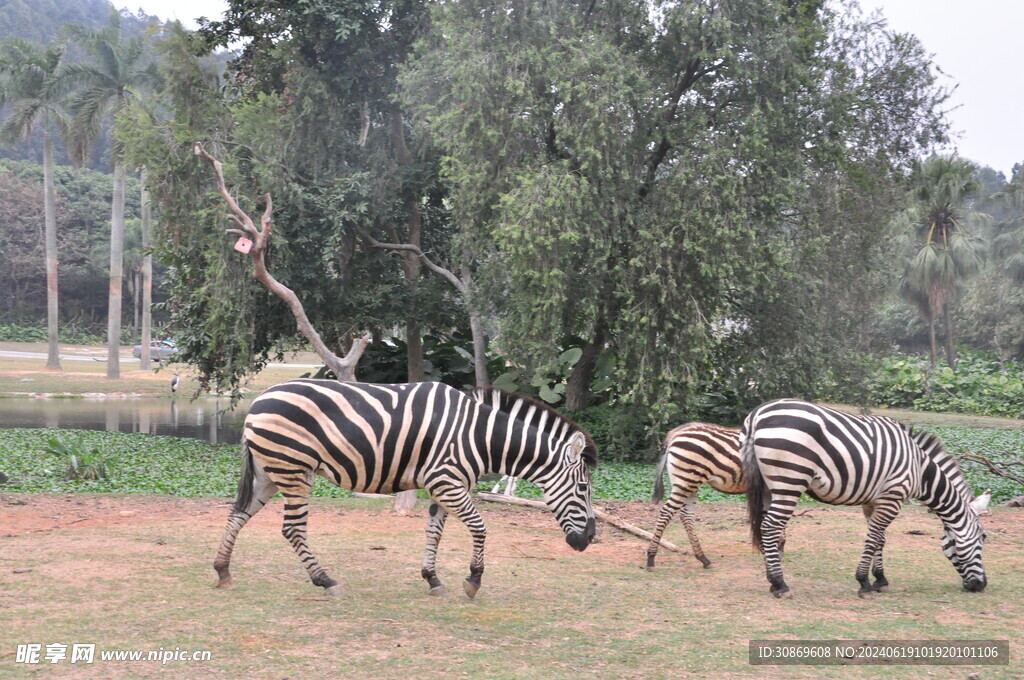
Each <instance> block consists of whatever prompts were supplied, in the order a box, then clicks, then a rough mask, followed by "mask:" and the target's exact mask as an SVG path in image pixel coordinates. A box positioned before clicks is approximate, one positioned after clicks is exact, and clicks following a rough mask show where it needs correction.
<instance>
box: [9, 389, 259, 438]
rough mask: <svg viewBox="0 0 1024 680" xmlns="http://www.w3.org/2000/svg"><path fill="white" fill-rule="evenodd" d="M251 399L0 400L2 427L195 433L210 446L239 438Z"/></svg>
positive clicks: (165, 433)
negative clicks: (233, 404)
mask: <svg viewBox="0 0 1024 680" xmlns="http://www.w3.org/2000/svg"><path fill="white" fill-rule="evenodd" d="M250 402H251V400H243V401H240V402H238V403H237V404H236V405H235V408H234V410H230V408H231V400H230V399H219V398H216V397H206V398H201V399H196V400H195V401H189V400H188V399H187V398H186V399H154V398H138V399H0V428H15V427H59V428H66V429H74V430H112V431H113V430H119V431H121V432H145V433H149V434H162V435H169V436H172V437H193V438H195V439H202V440H204V441H208V442H210V443H212V444H233V443H237V442H239V441H241V437H242V423H243V422H244V421H245V414H246V413H248V411H249V404H250Z"/></svg>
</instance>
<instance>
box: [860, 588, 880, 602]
mask: <svg viewBox="0 0 1024 680" xmlns="http://www.w3.org/2000/svg"><path fill="white" fill-rule="evenodd" d="M875 592H876V591H875V590H874V589H873V588H868V589H867V590H858V591H857V597H859V598H860V599H862V600H870V599H871V598H873V597H874V596H875Z"/></svg>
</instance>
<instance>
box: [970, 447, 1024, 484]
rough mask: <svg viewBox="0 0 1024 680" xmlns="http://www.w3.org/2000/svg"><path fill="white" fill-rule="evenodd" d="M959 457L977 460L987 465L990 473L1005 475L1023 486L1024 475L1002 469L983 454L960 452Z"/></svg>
mask: <svg viewBox="0 0 1024 680" xmlns="http://www.w3.org/2000/svg"><path fill="white" fill-rule="evenodd" d="M960 457H961V458H966V459H968V460H973V461H977V462H979V463H984V465H985V467H987V468H988V469H989V470H990V471H991V472H992V474H995V475H999V476H1000V477H1005V478H1006V479H1012V480H1013V481H1015V482H1017V483H1018V484H1020V485H1021V486H1024V477H1021V476H1020V475H1015V474H1013V473H1012V472H1010V471H1008V470H1004V469H1003V468H1001V467H999V466H998V465H996V464H995V463H993V462H992V461H991V460H989V459H988V458H986V457H985V456H980V455H978V454H976V453H961V454H960ZM1015 462H1016V461H1015ZM1011 464H1012V463H1011Z"/></svg>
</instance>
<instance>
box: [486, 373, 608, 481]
mask: <svg viewBox="0 0 1024 680" xmlns="http://www.w3.org/2000/svg"><path fill="white" fill-rule="evenodd" d="M470 396H471V397H472V398H473V399H475V400H476V401H478V402H480V403H482V404H485V405H487V406H490V407H491V408H494V409H497V410H498V411H502V412H504V413H507V414H509V416H510V417H512V418H514V419H516V420H519V421H521V422H522V423H524V425H525V426H526V427H529V428H533V429H535V430H536V431H537V433H538V436H540V437H544V436H546V437H547V439H548V440H549V442H550V445H551V448H552V450H554V449H555V448H556V444H557V443H558V442H566V441H568V440H569V439H570V438H571V437H572V436H573V435H575V434H577V433H578V434H581V435H583V438H584V442H585V444H584V446H583V452H582V454H581V455H582V457H583V460H584V462H585V463H586V464H587V467H597V445H596V444H595V443H594V439H593V438H592V437H591V436H590V434H589V433H588V432H587V431H586V430H584V429H583V428H582V427H580V426H579V425H577V424H576V423H575V422H574V421H573V420H572V419H571V418H569V417H568V416H566V415H565V414H563V413H560V412H559V411H556V410H555V409H554V408H552V407H551V406H550V405H548V404H545V403H544V402H542V401H538V400H537V399H533V398H531V397H527V396H524V395H522V394H514V393H512V392H506V391H505V390H502V389H498V388H496V387H477V388H474V389H473V390H472V391H471V392H470Z"/></svg>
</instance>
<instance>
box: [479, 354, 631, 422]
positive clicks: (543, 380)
mask: <svg viewBox="0 0 1024 680" xmlns="http://www.w3.org/2000/svg"><path fill="white" fill-rule="evenodd" d="M584 343H585V341H584V340H583V339H582V338H569V339H567V340H563V341H562V342H561V344H560V349H561V350H562V351H561V352H560V353H559V354H558V356H556V357H555V358H554V360H553V361H551V362H549V363H548V364H547V365H537V364H536V363H534V364H533V365H532V366H531V368H526V367H523V366H520V365H516V364H512V363H511V362H507V361H506V360H505V359H504V358H502V360H501V361H500V362H494V363H493V364H492V365H489V366H488V370H489V371H490V374H491V375H496V376H497V377H496V378H494V381H493V385H494V387H497V388H500V389H503V390H507V391H509V392H517V393H519V394H525V395H526V396H529V397H534V398H538V399H542V400H543V401H545V402H547V403H549V404H551V405H552V406H558V405H559V404H563V403H564V402H565V395H566V391H567V390H568V382H569V377H570V375H571V374H572V372H573V369H574V368H575V367H576V365H577V364H578V363H579V361H580V358H581V357H582V356H583V344H584ZM616 363H617V358H616V355H615V350H614V349H613V348H607V349H605V350H604V351H603V352H601V354H599V355H598V357H597V359H596V360H595V362H594V372H593V376H591V380H590V385H589V392H590V395H591V402H592V403H595V404H598V403H603V402H605V401H608V400H609V399H613V398H615V397H616V396H617V395H618V394H619V393H620V391H619V390H618V383H617V380H616V371H615V366H616Z"/></svg>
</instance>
